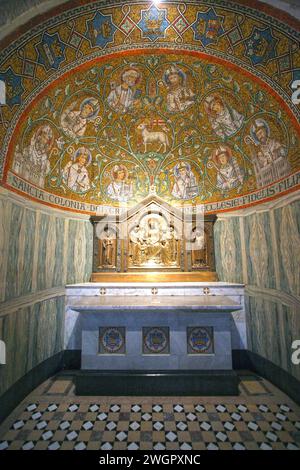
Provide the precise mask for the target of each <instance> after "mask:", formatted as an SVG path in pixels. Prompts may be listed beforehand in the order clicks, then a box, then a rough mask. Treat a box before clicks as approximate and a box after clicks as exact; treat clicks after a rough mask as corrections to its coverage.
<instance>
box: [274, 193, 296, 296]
mask: <svg viewBox="0 0 300 470" xmlns="http://www.w3.org/2000/svg"><path fill="white" fill-rule="evenodd" d="M274 212H275V221H276V235H277V239H278V252H279V267H280V269H279V276H280V287H281V289H282V290H283V291H285V292H289V293H291V294H294V295H298V296H299V295H300V201H296V202H294V203H292V204H290V205H288V206H285V207H283V208H280V209H276V210H275V211H274Z"/></svg>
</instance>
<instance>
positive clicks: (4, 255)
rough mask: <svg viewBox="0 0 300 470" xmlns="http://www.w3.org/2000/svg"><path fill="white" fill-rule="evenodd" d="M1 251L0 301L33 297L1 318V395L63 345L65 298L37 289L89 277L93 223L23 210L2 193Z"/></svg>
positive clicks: (0, 212)
mask: <svg viewBox="0 0 300 470" xmlns="http://www.w3.org/2000/svg"><path fill="white" fill-rule="evenodd" d="M65 233H68V235H69V236H68V237H67V236H65ZM0 255H1V256H0V303H1V302H4V304H3V305H5V302H6V301H12V300H13V299H16V298H18V299H20V300H21V298H22V296H24V295H26V294H30V293H34V294H35V295H36V299H35V300H34V301H33V303H32V304H31V305H29V306H28V307H26V308H22V309H19V310H17V311H14V310H13V309H12V310H11V311H10V313H9V314H7V315H6V316H2V317H0V339H1V340H4V341H5V343H6V347H7V365H4V366H0V395H1V394H2V393H4V392H5V391H6V390H7V389H8V388H9V387H10V386H11V385H12V384H13V383H14V382H16V381H17V380H18V379H19V378H20V377H22V376H23V375H24V374H26V373H27V372H28V371H30V370H31V369H32V368H34V367H35V366H36V365H37V364H39V363H41V362H43V361H44V360H45V359H48V358H50V357H51V356H53V355H54V354H56V353H57V352H59V351H61V350H62V349H63V336H64V297H57V298H55V297H54V298H51V299H50V300H40V299H39V292H41V296H43V295H44V294H43V292H44V291H45V290H47V289H52V288H53V287H64V285H65V284H66V282H84V281H88V280H89V278H90V275H91V269H92V225H91V224H90V222H89V221H88V220H80V219H77V220H76V219H68V218H66V217H60V215H59V214H57V213H54V212H53V213H50V212H49V213H45V212H42V211H37V210H35V209H34V208H27V207H24V206H23V205H21V204H18V203H16V202H15V201H10V200H9V199H8V198H7V199H5V197H1V195H0ZM66 264H67V266H65V265H66ZM70 280H71V281H70Z"/></svg>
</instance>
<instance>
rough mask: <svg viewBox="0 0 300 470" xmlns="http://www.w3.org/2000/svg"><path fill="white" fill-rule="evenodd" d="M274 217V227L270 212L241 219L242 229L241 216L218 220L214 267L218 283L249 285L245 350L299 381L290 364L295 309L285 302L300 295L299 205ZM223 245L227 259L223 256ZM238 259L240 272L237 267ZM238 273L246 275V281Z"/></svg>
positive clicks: (297, 323) (298, 322)
mask: <svg viewBox="0 0 300 470" xmlns="http://www.w3.org/2000/svg"><path fill="white" fill-rule="evenodd" d="M273 214H274V219H273V220H274V224H272V223H271V216H272V214H271V212H270V211H264V212H259V211H258V212H257V213H254V214H251V215H248V216H243V224H240V223H239V219H240V217H231V218H226V219H225V218H224V219H221V220H217V222H216V224H215V254H216V267H217V273H218V276H219V279H220V280H221V281H227V282H244V283H245V284H246V286H247V284H249V285H250V286H251V291H252V294H251V296H246V298H245V308H246V317H247V336H248V338H247V339H248V348H249V349H250V350H252V351H253V352H255V353H257V354H259V355H261V356H263V357H265V358H266V359H268V360H270V361H272V362H273V363H274V364H276V365H278V366H279V367H281V368H283V369H284V370H286V371H288V372H290V373H291V374H292V375H293V376H294V377H296V378H298V379H300V369H299V366H295V365H293V364H292V362H291V354H292V349H291V344H292V342H293V340H295V339H300V314H299V307H298V306H297V300H296V299H295V301H293V299H292V298H291V299H290V301H287V298H286V297H284V295H285V294H286V293H288V294H293V295H295V296H299V295H300V248H299V247H300V201H295V202H293V203H291V204H287V205H285V206H283V207H280V208H278V209H275V210H274V211H273ZM242 228H243V230H244V233H243V234H242V233H241V229H242ZM272 230H273V232H272ZM243 236H244V240H245V252H244V253H243V256H242V252H241V251H239V249H240V246H241V245H240V240H241V239H242V237H243ZM226 245H227V246H228V247H230V248H231V254H228V253H226V251H225V249H224V248H225V246H226ZM232 247H233V248H232ZM242 260H244V261H243V262H244V266H243V270H241V271H240V269H239V268H236V267H237V266H239V265H240V263H241V262H242ZM235 269H236V271H235ZM241 272H243V273H246V275H245V278H243V277H242V278H241ZM256 289H257V295H255V293H254V292H255V290H256ZM281 298H282V300H281ZM287 302H288V303H289V302H290V305H287Z"/></svg>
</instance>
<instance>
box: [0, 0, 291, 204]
mask: <svg viewBox="0 0 300 470" xmlns="http://www.w3.org/2000/svg"><path fill="white" fill-rule="evenodd" d="M79 4H80V2H78V6H76V2H72V6H73V8H70V9H67V7H65V10H64V11H63V12H60V11H59V12H57V13H58V14H57V15H56V16H49V18H44V19H43V20H44V21H43V22H42V21H41V20H39V23H38V24H37V25H36V26H35V27H34V28H31V29H30V30H27V31H26V29H25V30H24V31H23V32H22V34H20V36H19V37H18V39H17V40H15V41H14V42H9V40H8V41H6V44H5V45H6V47H4V49H3V52H2V54H1V57H0V64H1V65H0V80H3V81H4V82H5V85H6V90H7V99H6V104H5V105H2V106H0V135H1V138H2V139H3V142H4V145H3V146H2V153H1V162H2V167H1V168H2V184H3V185H4V186H5V187H7V188H9V189H11V190H13V191H16V192H19V193H21V194H24V195H25V196H27V197H30V198H32V199H35V200H39V201H40V202H42V203H46V204H49V205H52V206H58V207H61V208H64V209H68V210H74V211H83V212H87V213H95V212H96V211H97V208H98V207H99V206H103V205H104V206H109V207H116V208H117V207H119V206H124V205H134V204H136V203H138V202H140V201H141V200H143V199H144V198H145V197H147V196H148V195H149V193H152V194H153V193H156V194H157V195H159V196H160V197H162V198H163V199H165V200H166V201H167V202H169V203H171V204H172V205H175V206H181V205H183V204H184V205H189V204H190V205H195V204H200V203H203V204H205V208H206V211H207V212H216V211H221V210H230V209H233V208H240V207H243V206H246V205H249V204H253V203H258V202H260V201H265V200H266V199H269V198H272V197H276V196H278V195H281V194H282V193H286V192H287V191H292V190H295V189H297V188H298V187H299V183H300V172H299V164H300V158H299V132H300V127H299V105H297V104H293V102H292V99H291V98H292V94H293V89H292V82H293V81H294V80H295V79H297V77H298V75H297V74H298V73H299V70H300V55H299V42H297V41H299V32H298V31H297V24H295V22H293V21H288V19H286V22H285V23H282V22H280V21H278V20H277V19H275V17H274V16H272V17H271V16H268V9H267V8H266V7H265V8H264V10H265V11H264V12H261V11H259V10H254V9H253V8H250V7H248V6H247V5H246V4H245V2H242V3H241V4H240V3H236V2H234V3H231V2H223V1H221V0H216V1H212V0H206V1H203V2H187V3H184V4H182V3H176V2H162V3H161V4H160V5H158V6H156V5H154V4H152V3H146V2H139V3H137V4H134V5H130V4H127V3H121V4H120V5H116V4H107V5H106V4H105V3H104V2H90V3H88V4H87V5H85V6H84V7H82V6H80V5H79ZM100 4H101V5H100ZM225 4H226V5H225ZM67 5H68V4H67ZM75 6H76V7H75Z"/></svg>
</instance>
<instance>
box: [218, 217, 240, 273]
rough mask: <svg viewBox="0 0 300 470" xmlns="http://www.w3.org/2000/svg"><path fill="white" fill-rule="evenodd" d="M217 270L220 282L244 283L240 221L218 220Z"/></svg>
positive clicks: (234, 219) (232, 219) (234, 218)
mask: <svg viewBox="0 0 300 470" xmlns="http://www.w3.org/2000/svg"><path fill="white" fill-rule="evenodd" d="M214 237H215V255H216V270H217V273H218V276H219V280H220V281H226V282H243V280H242V260H241V256H240V253H241V239H240V233H239V220H238V218H237V217H232V218H230V219H226V220H217V221H216V223H215V228H214Z"/></svg>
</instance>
